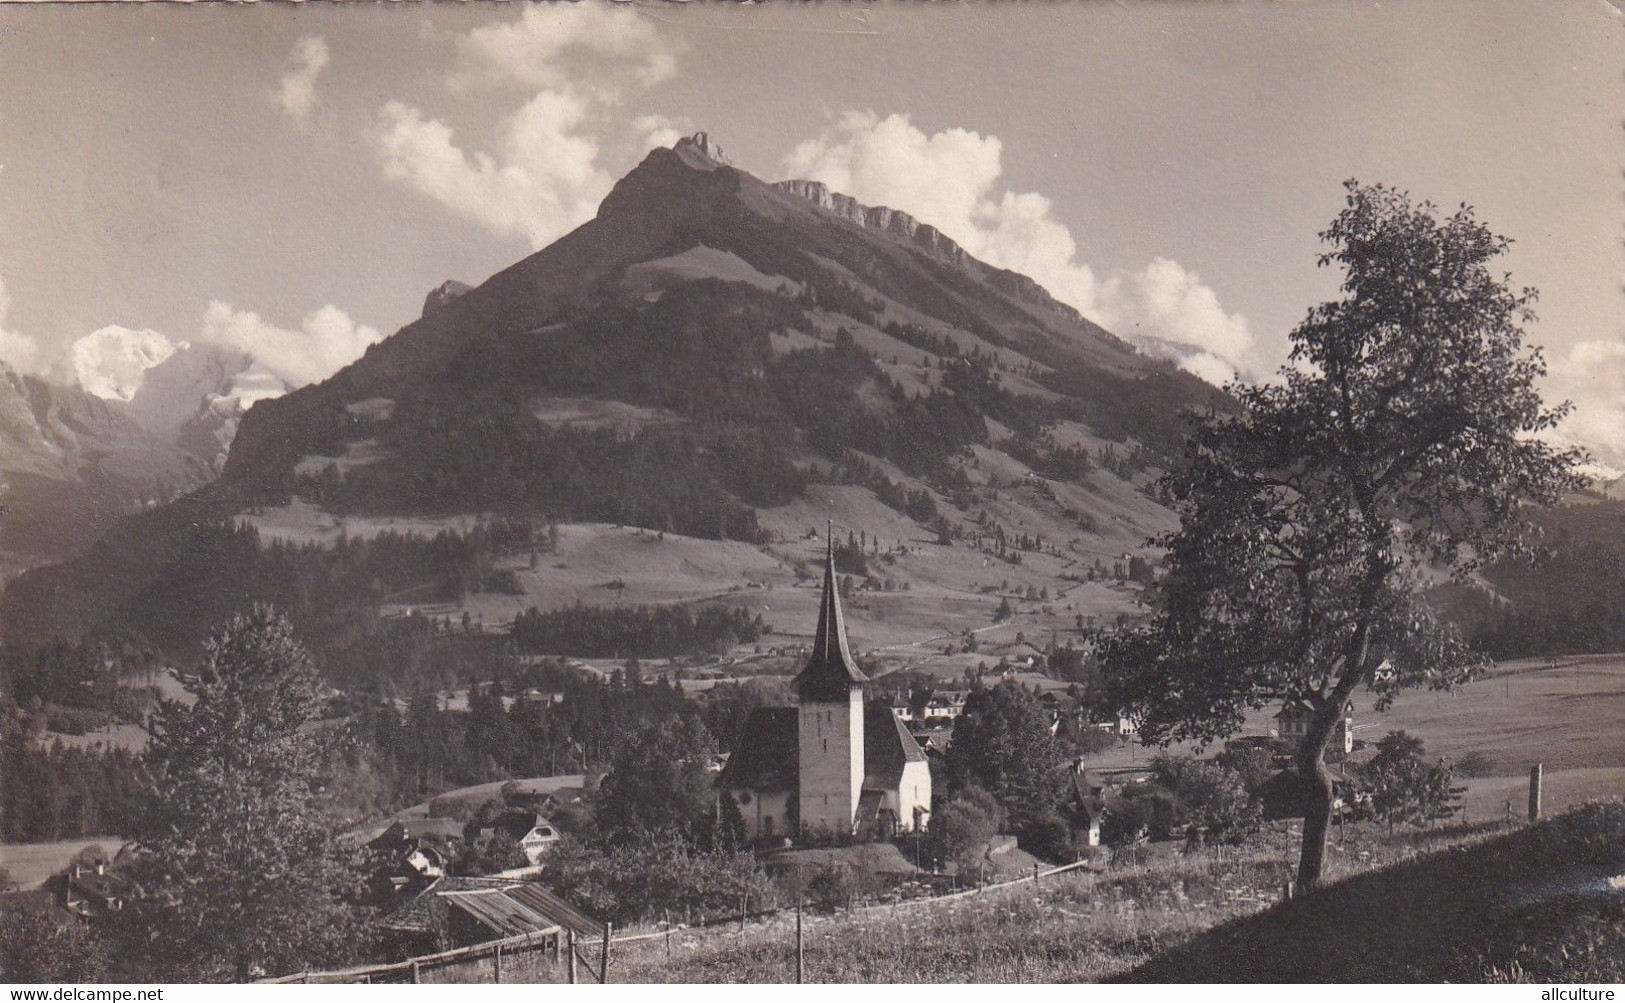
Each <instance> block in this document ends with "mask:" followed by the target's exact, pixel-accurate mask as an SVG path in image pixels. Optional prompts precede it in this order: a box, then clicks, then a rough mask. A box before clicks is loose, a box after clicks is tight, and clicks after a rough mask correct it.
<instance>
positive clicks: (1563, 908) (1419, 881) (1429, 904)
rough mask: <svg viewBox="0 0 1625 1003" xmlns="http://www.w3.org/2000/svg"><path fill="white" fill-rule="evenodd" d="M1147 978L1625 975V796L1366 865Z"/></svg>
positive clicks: (1192, 945)
mask: <svg viewBox="0 0 1625 1003" xmlns="http://www.w3.org/2000/svg"><path fill="white" fill-rule="evenodd" d="M1125 978H1126V980H1128V981H1145V982H1186V981H1196V982H1487V981H1496V982H1499V981H1518V982H1522V981H1533V982H1608V983H1614V982H1620V981H1622V980H1625V803H1621V802H1618V801H1615V802H1610V803H1592V804H1588V805H1582V806H1581V807H1579V808H1575V809H1573V810H1571V811H1568V812H1565V813H1564V814H1562V815H1560V816H1558V817H1557V818H1554V819H1551V820H1548V821H1546V822H1543V823H1541V824H1539V825H1535V826H1530V827H1527V828H1523V829H1519V830H1517V831H1515V832H1510V833H1507V834H1505V835H1502V836H1498V837H1495V838H1492V839H1486V840H1482V841H1478V842H1470V843H1467V844H1463V845H1458V846H1454V847H1450V848H1448V849H1445V850H1443V851H1441V852H1438V853H1433V854H1428V855H1425V856H1421V857H1418V858H1417V859H1415V860H1412V861H1409V862H1407V863H1404V864H1401V865H1399V866H1395V867H1390V868H1384V869H1381V870H1376V871H1371V872H1368V873H1365V874H1358V875H1355V876H1353V877H1350V878H1347V879H1345V880H1343V881H1339V882H1337V883H1336V884H1334V885H1332V886H1330V887H1328V888H1326V889H1325V890H1324V891H1323V892H1322V893H1320V894H1319V895H1316V896H1313V897H1311V898H1306V899H1298V900H1295V901H1292V902H1286V903H1282V904H1281V905H1279V906H1277V907H1276V908H1273V909H1270V910H1268V911H1266V912H1263V913H1260V914H1258V915H1256V916H1249V917H1246V918H1242V919H1237V920H1233V921H1230V922H1226V923H1223V924H1220V925H1219V926H1216V927H1214V928H1212V929H1210V930H1208V931H1206V932H1204V933H1202V934H1201V935H1199V936H1197V937H1194V938H1192V939H1190V940H1188V941H1186V942H1184V943H1182V944H1180V945H1179V946H1177V947H1174V948H1173V949H1171V950H1169V951H1167V952H1165V953H1163V954H1161V955H1160V956H1158V957H1156V958H1154V959H1152V960H1151V961H1149V962H1147V963H1145V964H1144V965H1141V966H1139V967H1138V968H1136V969H1135V970H1133V971H1132V972H1129V973H1128V974H1127V976H1126V977H1125Z"/></svg>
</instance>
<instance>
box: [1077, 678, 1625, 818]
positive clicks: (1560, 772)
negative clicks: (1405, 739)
mask: <svg viewBox="0 0 1625 1003" xmlns="http://www.w3.org/2000/svg"><path fill="white" fill-rule="evenodd" d="M1372 702H1373V701H1372V697H1371V696H1370V695H1369V694H1361V695H1360V696H1359V697H1356V698H1355V704H1354V726H1355V735H1356V736H1357V737H1358V738H1359V739H1362V740H1364V741H1365V742H1366V743H1368V746H1369V745H1374V744H1375V743H1376V741H1377V740H1378V739H1380V738H1381V737H1382V736H1383V735H1385V734H1387V733H1388V732H1390V731H1397V730H1403V731H1407V732H1409V733H1410V734H1412V735H1415V736H1416V737H1418V738H1420V739H1422V740H1423V742H1424V743H1426V745H1427V751H1428V753H1429V754H1430V755H1438V756H1448V757H1449V758H1451V759H1453V760H1457V761H1460V760H1461V759H1462V757H1464V756H1466V755H1467V754H1469V753H1477V754H1479V755H1480V756H1483V757H1487V762H1488V769H1487V770H1486V771H1485V772H1486V773H1487V774H1488V775H1486V776H1480V777H1458V778H1457V779H1458V782H1459V783H1462V784H1464V785H1465V786H1466V787H1467V793H1466V795H1465V797H1464V798H1463V808H1464V810H1465V812H1466V817H1467V818H1468V819H1472V820H1479V819H1493V818H1498V817H1501V816H1504V815H1505V813H1506V802H1507V801H1508V800H1511V801H1512V802H1513V810H1514V812H1515V813H1521V812H1522V811H1523V805H1524V799H1525V797H1526V794H1527V789H1528V782H1529V767H1531V766H1533V765H1534V764H1535V763H1542V764H1543V765H1544V769H1545V777H1544V783H1543V786H1544V797H1543V801H1544V807H1545V810H1546V811H1547V812H1548V813H1551V812H1556V811H1559V810H1561V809H1563V808H1565V807H1568V806H1570V805H1574V804H1578V803H1579V802H1581V801H1585V800H1588V799H1592V798H1602V797H1614V796H1620V795H1625V655H1596V656H1581V657H1576V658H1573V659H1564V660H1562V661H1560V662H1558V663H1557V664H1556V665H1555V666H1553V665H1552V664H1550V663H1549V662H1547V661H1546V660H1544V659H1533V660H1529V659H1526V660H1520V661H1514V662H1503V663H1499V664H1497V665H1496V666H1494V667H1493V668H1492V669H1491V670H1490V671H1489V672H1488V673H1487V674H1486V675H1485V676H1484V678H1481V679H1477V680H1474V681H1473V682H1470V683H1468V684H1466V685H1465V686H1462V687H1460V688H1458V689H1457V690H1455V691H1453V692H1449V693H1430V692H1427V691H1425V690H1408V691H1405V692H1403V693H1401V694H1400V695H1399V696H1398V698H1397V699H1395V701H1394V705H1393V706H1392V707H1390V708H1389V709H1388V710H1387V711H1385V712H1382V713H1378V712H1376V711H1374V710H1372V709H1371V708H1372ZM1274 713H1275V708H1273V707H1272V708H1268V709H1266V710H1263V711H1255V712H1253V713H1251V714H1249V715H1248V716H1247V721H1246V725H1245V726H1244V728H1243V729H1242V731H1241V732H1239V735H1243V736H1246V735H1267V734H1269V731H1270V727H1271V726H1272V724H1273V721H1272V720H1271V717H1272V715H1273V714H1274ZM1175 748H1176V749H1178V750H1179V751H1184V752H1194V751H1195V749H1194V748H1193V747H1191V746H1189V745H1180V746H1176V747H1175ZM1155 754H1156V750H1152V749H1146V748H1144V747H1142V746H1139V745H1125V746H1120V747H1118V748H1115V749H1111V750H1109V751H1107V752H1105V753H1101V754H1099V755H1097V756H1091V757H1089V759H1088V760H1087V762H1088V764H1089V765H1090V766H1093V767H1095V768H1097V769H1123V768H1129V767H1136V766H1144V765H1146V764H1147V763H1149V762H1150V758H1151V756H1153V755H1155ZM1356 755H1357V756H1358V755H1359V753H1356Z"/></svg>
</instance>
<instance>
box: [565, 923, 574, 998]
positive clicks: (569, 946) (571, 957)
mask: <svg viewBox="0 0 1625 1003" xmlns="http://www.w3.org/2000/svg"><path fill="white" fill-rule="evenodd" d="M565 947H566V953H568V954H569V965H570V984H571V985H572V986H573V985H575V984H576V932H575V930H573V929H572V930H570V932H569V937H568V938H567V941H566V944H565Z"/></svg>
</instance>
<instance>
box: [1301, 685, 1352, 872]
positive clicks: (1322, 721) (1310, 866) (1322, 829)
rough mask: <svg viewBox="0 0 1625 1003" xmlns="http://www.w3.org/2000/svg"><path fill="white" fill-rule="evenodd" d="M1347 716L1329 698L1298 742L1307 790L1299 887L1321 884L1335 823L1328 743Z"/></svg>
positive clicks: (1302, 772) (1338, 704)
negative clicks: (1328, 765) (1327, 838)
mask: <svg viewBox="0 0 1625 1003" xmlns="http://www.w3.org/2000/svg"><path fill="white" fill-rule="evenodd" d="M1342 716H1343V705H1342V703H1341V702H1340V701H1339V702H1337V703H1332V702H1327V703H1324V704H1321V705H1319V706H1317V707H1316V708H1315V715H1314V717H1313V718H1312V719H1311V720H1310V722H1309V728H1308V731H1307V733H1306V734H1305V735H1304V736H1303V741H1302V742H1300V743H1299V744H1298V753H1297V767H1298V776H1299V777H1300V778H1301V780H1302V783H1303V787H1302V790H1303V792H1304V801H1303V812H1304V814H1303V848H1302V850H1301V851H1300V852H1299V855H1298V887H1299V888H1300V889H1302V890H1303V891H1304V892H1309V891H1312V890H1314V889H1315V888H1316V887H1318V886H1319V885H1320V876H1321V871H1322V869H1323V868H1324V867H1325V864H1326V836H1327V834H1328V833H1329V832H1330V831H1331V824H1332V779H1331V777H1330V776H1329V775H1327V773H1326V743H1327V740H1328V739H1329V738H1330V737H1331V734H1332V728H1333V726H1334V725H1336V723H1337V721H1338V719H1339V718H1341V717H1342Z"/></svg>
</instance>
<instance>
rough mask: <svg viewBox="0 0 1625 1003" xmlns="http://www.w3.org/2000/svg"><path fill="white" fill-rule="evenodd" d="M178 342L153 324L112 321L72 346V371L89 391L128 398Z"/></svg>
mask: <svg viewBox="0 0 1625 1003" xmlns="http://www.w3.org/2000/svg"><path fill="white" fill-rule="evenodd" d="M185 347H186V342H184V341H183V342H180V343H178V344H177V343H176V342H173V341H170V340H169V339H168V338H166V337H165V336H163V335H162V334H159V333H158V332H157V331H154V330H152V329H150V328H143V329H141V330H139V331H138V330H135V329H133V328H128V327H120V326H119V325H117V324H109V325H107V326H106V327H102V328H98V329H96V330H94V331H92V332H90V333H89V334H87V335H85V336H84V337H83V338H80V339H79V340H78V341H75V342H74V343H73V344H72V345H69V346H68V357H67V367H68V372H69V373H71V374H72V376H73V378H74V379H75V380H77V381H78V382H79V386H80V387H81V388H83V389H84V390H85V391H86V392H87V393H92V394H95V395H96V396H97V397H101V398H103V399H105V400H121V401H127V400H129V399H130V398H132V397H134V396H135V392H136V391H137V390H139V389H140V388H141V383H142V380H143V379H145V377H146V372H147V370H149V369H151V368H152V367H153V366H156V365H158V364H159V363H160V362H163V361H164V360H165V359H167V358H169V357H170V356H171V355H174V354H175V352H176V351H177V350H178V349H182V348H185Z"/></svg>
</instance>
